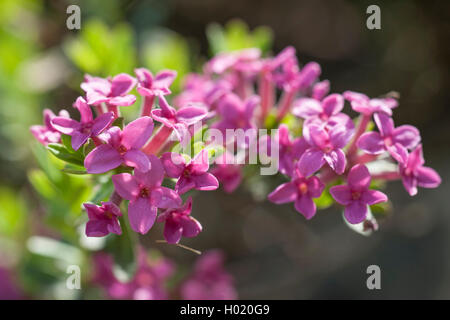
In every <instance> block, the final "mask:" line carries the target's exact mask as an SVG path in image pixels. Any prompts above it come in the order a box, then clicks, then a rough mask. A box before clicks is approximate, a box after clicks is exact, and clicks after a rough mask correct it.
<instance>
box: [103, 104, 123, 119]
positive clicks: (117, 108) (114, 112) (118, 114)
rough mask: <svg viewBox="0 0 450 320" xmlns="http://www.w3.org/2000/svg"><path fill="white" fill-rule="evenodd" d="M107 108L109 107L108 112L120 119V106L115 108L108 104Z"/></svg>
mask: <svg viewBox="0 0 450 320" xmlns="http://www.w3.org/2000/svg"><path fill="white" fill-rule="evenodd" d="M106 106H107V107H108V111H109V112H112V113H113V115H114V118H115V119H117V118H119V117H120V111H119V107H118V106H113V105H111V104H107V105H106Z"/></svg>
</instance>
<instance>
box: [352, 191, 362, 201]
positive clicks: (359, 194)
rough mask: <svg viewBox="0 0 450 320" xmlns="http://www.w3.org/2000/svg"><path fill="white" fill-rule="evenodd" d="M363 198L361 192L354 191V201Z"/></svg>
mask: <svg viewBox="0 0 450 320" xmlns="http://www.w3.org/2000/svg"><path fill="white" fill-rule="evenodd" d="M360 197H361V192H359V191H352V199H353V200H358V199H359V198H360Z"/></svg>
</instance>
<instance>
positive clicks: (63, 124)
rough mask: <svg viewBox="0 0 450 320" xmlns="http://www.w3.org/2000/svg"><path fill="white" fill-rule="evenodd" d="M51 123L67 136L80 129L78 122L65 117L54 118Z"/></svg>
mask: <svg viewBox="0 0 450 320" xmlns="http://www.w3.org/2000/svg"><path fill="white" fill-rule="evenodd" d="M51 123H52V126H53V128H55V130H58V131H59V132H61V133H63V134H67V135H71V134H73V132H74V131H76V130H78V129H79V128H80V123H79V122H78V121H75V120H73V119H70V118H65V117H54V118H53V119H52V120H51Z"/></svg>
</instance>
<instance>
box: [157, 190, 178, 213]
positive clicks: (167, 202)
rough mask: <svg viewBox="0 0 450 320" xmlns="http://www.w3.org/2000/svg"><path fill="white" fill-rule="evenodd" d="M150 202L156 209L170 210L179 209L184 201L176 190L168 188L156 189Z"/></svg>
mask: <svg viewBox="0 0 450 320" xmlns="http://www.w3.org/2000/svg"><path fill="white" fill-rule="evenodd" d="M150 202H151V203H152V205H154V206H155V207H158V208H162V209H168V208H177V207H179V206H180V205H181V203H182V200H181V198H180V196H179V195H178V193H176V192H175V191H174V190H172V189H169V188H166V187H156V188H154V189H153V190H152V193H151V196H150Z"/></svg>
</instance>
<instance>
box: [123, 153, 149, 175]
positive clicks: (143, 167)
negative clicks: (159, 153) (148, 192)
mask: <svg viewBox="0 0 450 320" xmlns="http://www.w3.org/2000/svg"><path fill="white" fill-rule="evenodd" d="M123 160H124V161H123V163H124V164H125V165H127V166H129V167H133V168H136V169H138V170H139V171H141V172H147V171H148V170H150V168H151V163H150V160H148V157H147V155H146V154H145V153H143V152H142V151H140V150H136V149H132V150H129V151H127V153H125V154H124V156H123Z"/></svg>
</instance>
